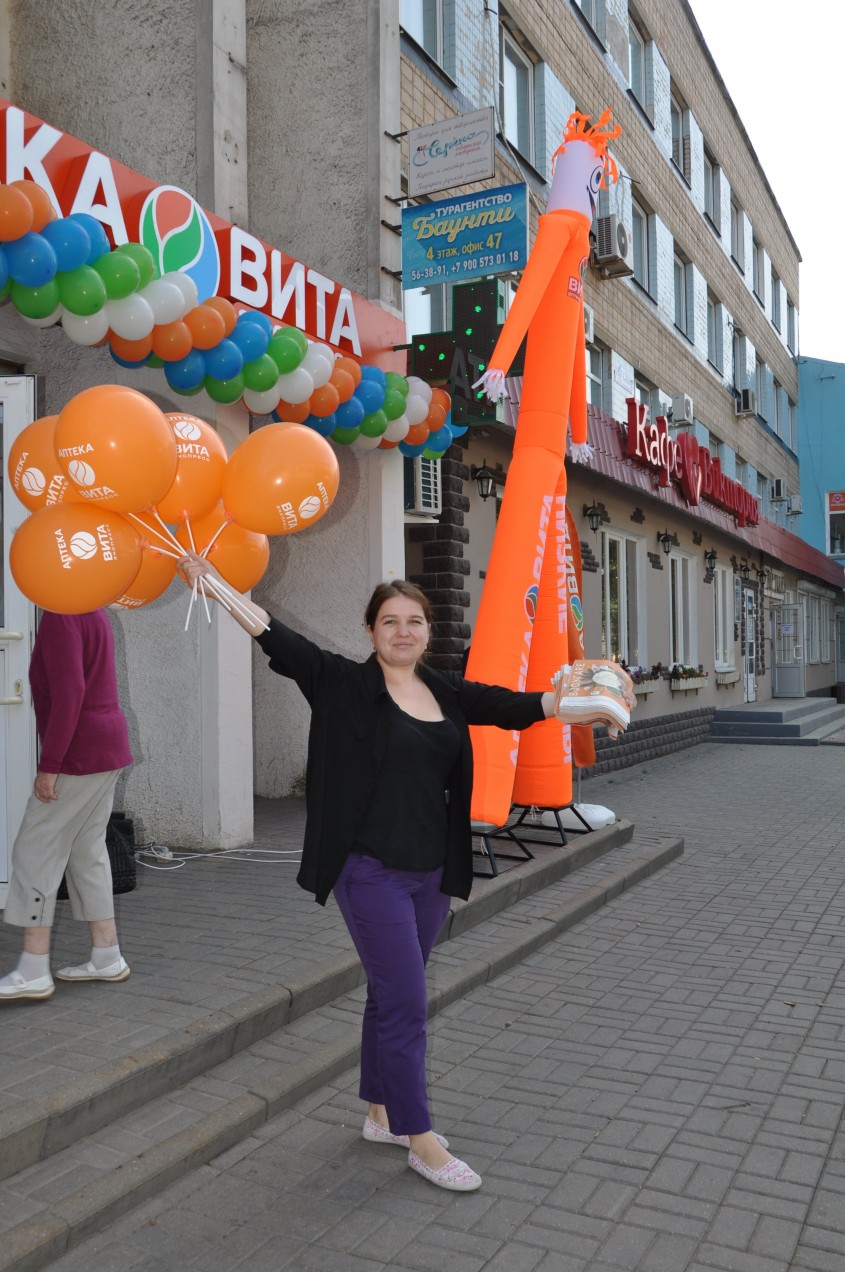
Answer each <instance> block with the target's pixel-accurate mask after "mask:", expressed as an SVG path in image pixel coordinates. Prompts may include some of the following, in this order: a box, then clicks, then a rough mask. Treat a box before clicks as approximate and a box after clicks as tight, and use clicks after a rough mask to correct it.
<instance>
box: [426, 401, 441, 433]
mask: <svg viewBox="0 0 845 1272" xmlns="http://www.w3.org/2000/svg"><path fill="white" fill-rule="evenodd" d="M433 396H434V395H433V394H432V397H433ZM424 423H425V424H427V425H428V430H429V432H430V433H434V432H436V430H437V429H438V428H442V427H443V425H444V424H445V423H446V412H445V411H444V410H443V407H442V406H438V404H437V403H436V402H434V401H432V403H431V406H430V407H429V408H428V415H427V416H426V417H425V420H424Z"/></svg>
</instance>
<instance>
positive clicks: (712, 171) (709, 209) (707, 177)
mask: <svg viewBox="0 0 845 1272" xmlns="http://www.w3.org/2000/svg"><path fill="white" fill-rule="evenodd" d="M719 178H720V174H719V165H718V164H717V163H716V160H715V159H714V158H713V156H712V155H711V153H710V151H709V150H708V149H707V147H706V146H705V147H704V215H705V216H706V217H707V219H708V221H709V222H710V224H711V225H712V226H713V228H714V230H716V231H717V232H719V233H721V230H722V209H721V204H722V200H721V193H720V179H719Z"/></svg>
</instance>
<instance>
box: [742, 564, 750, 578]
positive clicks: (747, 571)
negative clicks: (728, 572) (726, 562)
mask: <svg viewBox="0 0 845 1272" xmlns="http://www.w3.org/2000/svg"><path fill="white" fill-rule="evenodd" d="M739 572H740V574H741V575H742V577H743V578H744V579H747V578H748V576H749V574H750V573H751V566H750V565H749V564H748V562H747V561H743V562H742V563H741V564H740V567H739Z"/></svg>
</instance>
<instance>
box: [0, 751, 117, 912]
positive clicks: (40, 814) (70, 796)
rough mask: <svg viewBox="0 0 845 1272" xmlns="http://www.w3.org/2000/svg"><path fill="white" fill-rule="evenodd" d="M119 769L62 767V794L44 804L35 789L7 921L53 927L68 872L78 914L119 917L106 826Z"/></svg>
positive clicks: (16, 850) (15, 856)
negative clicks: (79, 773) (77, 771)
mask: <svg viewBox="0 0 845 1272" xmlns="http://www.w3.org/2000/svg"><path fill="white" fill-rule="evenodd" d="M119 772H120V770H119V769H114V770H112V771H111V772H110V773H87V774H85V775H84V776H81V777H75V776H73V775H72V774H70V773H59V775H58V777H57V778H56V791H57V793H58V796H59V798H58V799H56V800H52V801H51V802H50V803H49V804H45V803H42V801H41V800H39V799H36V798H35V796H34V795H30V797H29V802H28V804H27V806H26V811H25V812H24V815H23V821H22V822H21V828H20V830H19V831H18V834H17V838H16V839H15V844H14V847H13V848H12V877H11V880H10V881H9V894H8V897H7V899H6V909H5V911H4V915H3V917H4V918H5V920H6V922H7V923H11V924H14V926H15V927H52V925H53V916H54V914H55V910H56V893H57V892H58V890H59V884H60V883H61V881H62V875H63V874H66V875H67V890H68V897H69V898H70V905H71V912H72V913H73V917H74V918H75V919H85V920H87V921H88V922H91V921H92V920H95V919H111V918H114V897H113V895H112V877H111V866H110V864H109V855H108V852H107V850H106V826H107V825H108V820H109V815H110V813H111V810H112V804H113V802H114V788H115V783H116V782H117V777H118V773H119Z"/></svg>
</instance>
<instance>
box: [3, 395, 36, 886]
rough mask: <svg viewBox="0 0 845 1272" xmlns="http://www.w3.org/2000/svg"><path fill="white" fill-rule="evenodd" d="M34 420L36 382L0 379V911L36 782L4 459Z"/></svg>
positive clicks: (28, 609) (24, 613)
mask: <svg viewBox="0 0 845 1272" xmlns="http://www.w3.org/2000/svg"><path fill="white" fill-rule="evenodd" d="M34 417H35V379H34V378H33V377H32V376H14V377H11V376H5V377H0V456H2V461H3V480H2V487H0V540H1V541H2V548H3V575H2V580H0V906H2V905H3V904H4V902H5V900H6V892H7V890H8V883H9V860H10V854H11V846H12V843H13V841H14V838H15V834H16V833H17V829H18V826H19V825H20V822H21V817H22V816H23V810H24V807H25V805H26V801H27V799H28V797H29V793H30V791H31V790H32V783H33V780H34V778H35V762H36V756H35V720H34V717H33V714H32V703H31V700H30V695H29V676H28V672H29V656H30V653H31V651H32V642H33V640H34V637H35V606H34V605H32V604H31V603H30V602H29V601H28V600H27V599H26V597H25V596H24V595H23V594H22V593H21V592H19V591H18V589H17V587H16V586H15V583H14V580H13V578H12V575H11V571H10V570H9V544H10V543H11V540H12V535H13V534H14V532H15V530H16V529H17V527H18V526H19V525H20V524H21V522H22V521H23V520H24V519H25V518H26V517H27V516H28V515H29V514H28V512H27V510H26V508H24V506H23V504H22V503H20V501H19V500H18V498H17V496H16V495H15V493H14V491H13V490H12V487H11V484H10V482H9V474H8V471H7V463H6V461H7V459H8V456H9V450H10V448H11V446H12V443H13V442H14V440H15V438H16V437H17V436H18V434H19V433H20V432H21V431H22V429H24V428H25V427H26V425H27V424H29V423H30V422H31V421H32V420H33V419H34Z"/></svg>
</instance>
